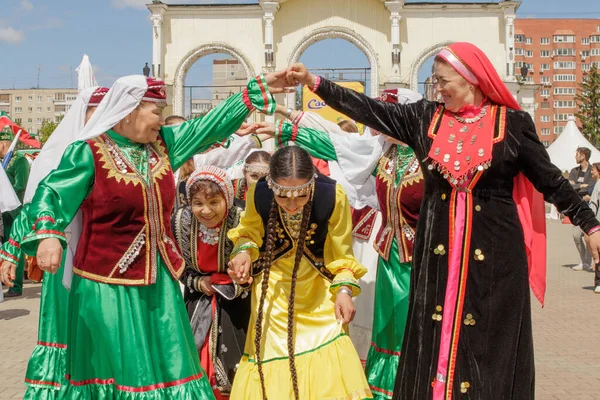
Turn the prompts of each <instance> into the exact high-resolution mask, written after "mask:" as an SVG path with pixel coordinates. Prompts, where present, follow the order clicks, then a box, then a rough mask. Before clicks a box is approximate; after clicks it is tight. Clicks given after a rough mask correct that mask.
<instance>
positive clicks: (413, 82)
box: [409, 41, 454, 92]
mask: <svg viewBox="0 0 600 400" xmlns="http://www.w3.org/2000/svg"><path fill="white" fill-rule="evenodd" d="M452 43H454V42H453V41H445V42H441V43H437V44H434V45H433V46H429V47H428V48H426V49H425V50H423V51H422V52H421V53H420V54H419V55H418V56H417V57H416V58H415V60H414V62H413V64H412V66H411V67H410V80H409V87H410V90H414V91H415V92H417V91H418V89H419V70H420V69H421V67H422V66H423V64H424V63H425V61H427V60H428V59H429V57H431V56H433V55H436V54H437V53H439V52H440V50H442V49H443V48H444V47H446V46H449V45H451V44H452Z"/></svg>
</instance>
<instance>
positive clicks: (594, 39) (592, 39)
mask: <svg viewBox="0 0 600 400" xmlns="http://www.w3.org/2000/svg"><path fill="white" fill-rule="evenodd" d="M590 43H600V35H592V36H590Z"/></svg>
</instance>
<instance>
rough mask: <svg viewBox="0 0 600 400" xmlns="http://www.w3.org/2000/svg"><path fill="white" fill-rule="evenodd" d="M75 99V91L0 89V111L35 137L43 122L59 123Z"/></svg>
mask: <svg viewBox="0 0 600 400" xmlns="http://www.w3.org/2000/svg"><path fill="white" fill-rule="evenodd" d="M76 98H77V89H0V111H5V112H7V113H8V114H9V116H10V118H11V119H12V120H13V121H14V122H15V123H16V124H18V125H20V126H22V127H23V128H25V129H26V130H27V131H28V132H29V133H31V134H33V135H35V134H36V133H37V132H38V130H39V129H40V128H41V126H42V122H43V121H45V120H46V121H59V120H60V117H61V116H63V115H65V114H66V113H67V111H69V108H70V107H71V105H73V103H74V102H75V99H76Z"/></svg>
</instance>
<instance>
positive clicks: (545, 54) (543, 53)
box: [540, 50, 550, 57]
mask: <svg viewBox="0 0 600 400" xmlns="http://www.w3.org/2000/svg"><path fill="white" fill-rule="evenodd" d="M540 57H550V50H542V51H540Z"/></svg>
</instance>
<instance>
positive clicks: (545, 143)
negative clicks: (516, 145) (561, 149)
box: [542, 140, 550, 147]
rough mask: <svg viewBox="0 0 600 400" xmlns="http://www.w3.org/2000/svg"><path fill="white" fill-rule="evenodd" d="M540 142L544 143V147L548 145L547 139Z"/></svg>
mask: <svg viewBox="0 0 600 400" xmlns="http://www.w3.org/2000/svg"><path fill="white" fill-rule="evenodd" d="M542 144H543V145H544V147H548V146H550V142H549V141H548V140H542Z"/></svg>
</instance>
